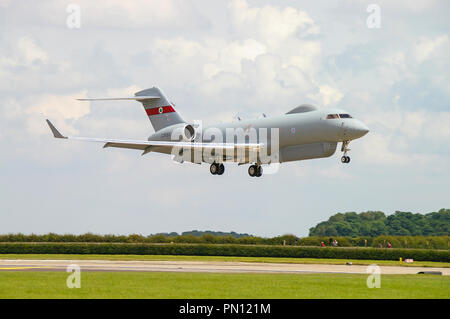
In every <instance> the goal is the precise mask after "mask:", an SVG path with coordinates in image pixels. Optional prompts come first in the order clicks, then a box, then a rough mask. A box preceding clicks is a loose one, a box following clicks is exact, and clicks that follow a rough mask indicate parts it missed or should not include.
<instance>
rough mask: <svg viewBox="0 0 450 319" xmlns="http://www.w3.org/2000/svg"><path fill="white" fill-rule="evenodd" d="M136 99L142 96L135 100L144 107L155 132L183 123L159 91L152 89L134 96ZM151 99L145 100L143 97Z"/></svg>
mask: <svg viewBox="0 0 450 319" xmlns="http://www.w3.org/2000/svg"><path fill="white" fill-rule="evenodd" d="M134 95H135V96H136V97H139V96H142V97H143V98H142V99H136V100H137V101H139V102H141V103H142V105H143V106H144V109H145V112H146V113H147V116H148V118H149V119H150V122H151V123H152V126H153V128H154V129H155V131H159V130H160V129H163V128H165V127H167V126H170V125H174V124H178V123H184V121H183V119H182V118H181V117H180V115H179V114H178V113H177V112H176V111H175V109H174V108H173V105H172V103H170V102H169V101H168V100H167V98H166V97H165V96H164V94H163V93H162V92H161V90H160V89H159V88H157V87H152V88H150V89H146V90H143V91H139V92H137V93H135V94H134ZM147 96H148V97H151V98H148V99H146V98H145V97H147Z"/></svg>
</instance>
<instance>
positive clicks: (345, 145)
mask: <svg viewBox="0 0 450 319" xmlns="http://www.w3.org/2000/svg"><path fill="white" fill-rule="evenodd" d="M348 144H350V141H343V142H342V147H341V152H344V156H342V157H341V162H342V163H346V164H347V163H350V156H347V152H348V151H350V149H349V148H348Z"/></svg>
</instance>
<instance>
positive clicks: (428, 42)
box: [414, 34, 448, 63]
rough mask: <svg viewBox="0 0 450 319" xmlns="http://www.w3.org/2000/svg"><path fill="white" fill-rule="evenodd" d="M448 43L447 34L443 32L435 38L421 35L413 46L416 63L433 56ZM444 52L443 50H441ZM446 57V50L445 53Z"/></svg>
mask: <svg viewBox="0 0 450 319" xmlns="http://www.w3.org/2000/svg"><path fill="white" fill-rule="evenodd" d="M447 43H448V35H447V34H443V35H440V36H437V37H435V38H426V37H422V38H421V39H420V41H419V42H418V43H416V45H415V47H414V56H415V58H416V61H417V62H418V63H422V62H424V61H425V60H428V59H431V58H433V57H434V56H435V55H437V54H439V52H440V50H441V49H442V48H443V47H444V45H446V44H447ZM442 53H444V52H442ZM445 54H446V55H447V58H448V51H446V53H445Z"/></svg>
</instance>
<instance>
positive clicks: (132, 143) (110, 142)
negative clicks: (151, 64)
mask: <svg viewBox="0 0 450 319" xmlns="http://www.w3.org/2000/svg"><path fill="white" fill-rule="evenodd" d="M46 121H47V124H48V126H49V127H50V130H51V131H52V133H53V136H54V137H55V138H61V139H70V140H79V141H87V142H98V143H104V145H103V147H104V148H107V147H117V148H128V149H135V150H142V151H144V154H145V153H148V152H150V151H151V149H152V148H153V147H163V148H164V147H167V148H172V147H179V148H184V149H242V148H243V149H248V150H252V151H259V150H260V148H261V144H255V143H243V144H235V143H198V142H177V141H143V140H142V141H136V140H117V139H107V138H89V137H71V136H64V135H62V134H61V133H60V132H59V131H58V130H57V129H56V127H55V126H54V125H53V124H52V122H50V121H49V120H46Z"/></svg>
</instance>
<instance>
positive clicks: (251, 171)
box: [248, 165, 263, 177]
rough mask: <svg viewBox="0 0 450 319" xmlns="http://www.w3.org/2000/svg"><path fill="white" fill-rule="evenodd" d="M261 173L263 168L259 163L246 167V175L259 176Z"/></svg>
mask: <svg viewBox="0 0 450 319" xmlns="http://www.w3.org/2000/svg"><path fill="white" fill-rule="evenodd" d="M262 174H263V169H262V167H261V166H259V165H250V167H249V168H248V175H250V176H251V177H261V176H262Z"/></svg>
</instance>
